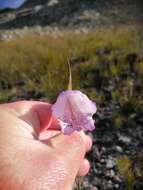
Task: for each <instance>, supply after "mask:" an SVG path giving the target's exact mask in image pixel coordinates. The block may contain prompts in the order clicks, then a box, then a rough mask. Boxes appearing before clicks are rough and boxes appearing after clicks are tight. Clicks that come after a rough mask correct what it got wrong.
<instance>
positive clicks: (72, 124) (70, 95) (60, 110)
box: [52, 90, 97, 134]
mask: <svg viewBox="0 0 143 190" xmlns="http://www.w3.org/2000/svg"><path fill="white" fill-rule="evenodd" d="M96 110H97V108H96V104H95V103H94V102H92V101H91V100H90V99H89V98H88V97H87V96H86V95H85V94H83V93H82V92H80V91H78V90H67V91H64V92H62V93H60V95H59V96H58V98H57V101H56V102H55V104H53V106H52V114H53V116H54V117H55V118H56V119H57V120H58V121H59V124H60V126H61V130H62V132H63V133H64V134H71V133H73V132H74V131H81V130H84V131H92V130H94V129H95V125H94V120H93V118H92V116H93V114H94V113H95V112H96Z"/></svg>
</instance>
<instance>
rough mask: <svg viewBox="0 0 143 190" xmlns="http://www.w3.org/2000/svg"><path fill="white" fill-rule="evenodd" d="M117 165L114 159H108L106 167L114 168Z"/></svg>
mask: <svg viewBox="0 0 143 190" xmlns="http://www.w3.org/2000/svg"><path fill="white" fill-rule="evenodd" d="M115 165H116V164H115V162H114V161H113V160H107V162H106V168H107V169H112V168H113V167H114V166H115Z"/></svg>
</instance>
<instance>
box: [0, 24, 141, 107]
mask: <svg viewBox="0 0 143 190" xmlns="http://www.w3.org/2000/svg"><path fill="white" fill-rule="evenodd" d="M132 52H133V53H139V52H140V49H139V44H138V35H137V32H136V30H135V29H134V28H132V27H126V28H118V29H112V30H107V29H106V30H100V31H97V32H94V33H90V34H79V35H76V34H68V35H65V36H63V37H57V38H54V37H51V36H43V37H39V36H28V37H25V38H23V39H16V40H13V41H10V42H1V43H0V86H1V88H2V89H3V91H1V92H0V102H4V101H8V100H9V99H10V97H11V96H17V94H20V91H22V92H26V93H29V92H37V93H40V94H42V96H43V97H46V98H48V99H49V100H53V99H54V98H55V96H56V95H57V94H58V93H59V92H60V91H61V90H63V89H66V88H67V83H68V66H67V57H68V58H69V59H70V61H71V65H72V74H73V86H74V88H76V89H79V88H80V89H83V90H84V91H86V93H88V95H89V96H92V98H96V99H97V101H99V103H102V102H103V101H104V97H102V95H101V96H99V93H97V92H96V91H93V92H92V90H91V89H90V90H89V88H90V87H91V86H93V87H94V86H96V85H97V83H96V82H97V81H95V74H96V72H98V73H99V74H100V75H101V76H102V77H103V78H106V77H109V78H110V77H116V76H118V75H119V74H120V73H121V72H122V71H124V70H126V69H128V64H126V61H125V57H126V55H127V54H129V53H132ZM115 59H117V60H118V65H116V66H115V64H114V62H115ZM106 63H107V64H106ZM108 63H109V65H110V69H109V70H110V71H108V68H107V67H108ZM140 68H142V63H140ZM139 72H140V75H143V72H141V70H139ZM4 89H5V91H4ZM7 92H8V93H7ZM11 94H12V95H11ZM90 94H91V95H90ZM115 96H116V98H117V97H118V95H117V94H116V95H115ZM119 96H120V95H119ZM19 97H20V95H19Z"/></svg>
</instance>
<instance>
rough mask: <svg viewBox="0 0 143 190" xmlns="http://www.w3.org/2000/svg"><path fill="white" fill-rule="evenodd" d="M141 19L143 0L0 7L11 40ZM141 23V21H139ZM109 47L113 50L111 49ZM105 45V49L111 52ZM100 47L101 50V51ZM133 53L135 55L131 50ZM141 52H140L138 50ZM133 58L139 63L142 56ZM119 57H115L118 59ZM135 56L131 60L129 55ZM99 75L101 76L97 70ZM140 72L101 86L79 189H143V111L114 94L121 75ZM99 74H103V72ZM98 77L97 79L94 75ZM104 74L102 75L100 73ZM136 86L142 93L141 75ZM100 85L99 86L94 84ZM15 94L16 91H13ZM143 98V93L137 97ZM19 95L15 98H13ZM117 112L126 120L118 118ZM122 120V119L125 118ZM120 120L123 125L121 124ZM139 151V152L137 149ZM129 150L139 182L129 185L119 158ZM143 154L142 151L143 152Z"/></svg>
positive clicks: (2, 31) (45, 1) (2, 28)
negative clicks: (88, 167) (100, 101)
mask: <svg viewBox="0 0 143 190" xmlns="http://www.w3.org/2000/svg"><path fill="white" fill-rule="evenodd" d="M141 21H142V2H141V1H134V0H117V1H114V0H109V1H105V0H95V1H93V0H82V1H75V0H67V1H64V0H41V1H40V0H37V1H34V0H31V1H30V0H29V1H28V2H27V3H25V4H24V5H23V6H22V7H21V8H19V9H18V10H5V11H1V13H0V39H1V40H11V39H15V38H19V37H20V38H21V37H23V36H25V35H28V34H29V33H30V34H38V35H45V34H52V35H64V33H70V32H71V31H72V32H74V33H80V32H83V33H88V32H89V31H94V30H96V29H97V28H99V27H104V28H105V29H106V27H109V26H112V25H114V26H116V25H126V24H129V25H130V24H134V25H135V24H137V23H141ZM137 27H138V25H137ZM107 51H108V50H107ZM107 51H105V52H104V50H103V52H102V54H104V53H105V54H106V53H109V52H107ZM99 53H100V52H99ZM130 57H132V58H133V57H134V55H133V56H130ZM135 57H136V55H135ZM135 57H134V58H133V59H132V58H131V59H132V60H133V61H132V63H133V64H134V63H135V62H136V61H137V59H136V58H135ZM115 62H116V61H115ZM129 62H130V61H129ZM96 77H98V76H96ZM128 77H129V78H131V79H132V80H134V79H135V77H136V72H135V71H134V70H133V71H130V72H127V73H123V76H121V78H117V79H112V80H111V81H109V83H108V84H106V85H102V87H101V89H100V90H99V91H100V93H102V94H104V97H105V102H104V104H103V105H101V106H100V107H98V112H97V114H96V115H95V121H96V126H97V129H96V131H95V132H94V133H93V134H89V135H91V136H92V137H93V141H94V143H93V149H92V151H91V152H90V153H89V154H88V158H89V160H90V162H91V171H90V173H89V175H88V176H87V177H86V178H84V180H83V179H80V180H78V182H77V183H78V185H77V187H75V189H76V190H79V189H83V190H84V189H85V190H94V189H95V187H97V189H98V190H114V189H115V190H116V189H117V190H126V189H128V190H132V189H134V190H141V189H143V183H142V180H141V179H142V176H143V174H142V173H141V172H140V162H142V159H140V155H141V150H142V147H143V138H142V137H143V128H142V126H143V112H142V111H136V110H135V109H134V103H133V102H132V101H131V102H128V103H129V104H128V105H124V106H123V105H121V104H120V103H119V102H117V101H115V100H114V98H113V94H112V90H113V89H115V88H118V85H117V84H119V83H120V80H124V79H125V78H128ZM99 78H100V76H99ZM95 80H97V79H96V78H95ZM99 80H101V78H100V79H99ZM137 81H138V82H137V84H136V85H135V88H137V89H138V90H139V91H140V93H142V87H141V82H140V79H139V78H138V80H137ZM91 88H96V87H91ZM32 96H33V98H35V99H37V98H38V99H42V97H39V95H38V96H37V97H36V96H35V97H34V95H31V94H30V95H29V94H28V95H27V94H26V95H23V97H21V98H26V99H30V98H32ZM14 98H15V97H14ZM136 98H137V100H139V101H140V100H141V99H142V96H140V97H139V96H138V97H136ZM11 100H14V99H13V98H11V99H9V101H11ZM114 113H118V114H119V117H121V120H122V121H120V120H119V122H118V118H117V120H116V122H115V121H114V120H113V115H114ZM120 122H121V123H120ZM116 125H120V126H116ZM138 153H140V154H138ZM122 156H127V157H128V158H129V159H131V160H132V162H131V165H130V167H131V168H128V170H130V169H131V171H132V173H133V175H134V179H135V180H136V181H135V183H134V185H133V186H132V185H130V186H128V187H127V180H128V179H127V178H128V176H129V175H128V174H127V178H126V177H125V176H122V175H121V174H120V173H119V170H118V167H117V160H116V159H118V158H120V157H122ZM141 157H142V156H141ZM138 166H139V167H138Z"/></svg>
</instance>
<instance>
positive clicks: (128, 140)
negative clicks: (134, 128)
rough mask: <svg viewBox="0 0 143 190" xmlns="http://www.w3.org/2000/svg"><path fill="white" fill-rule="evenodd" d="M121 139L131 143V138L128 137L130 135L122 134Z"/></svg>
mask: <svg viewBox="0 0 143 190" xmlns="http://www.w3.org/2000/svg"><path fill="white" fill-rule="evenodd" d="M119 141H121V142H123V143H125V144H130V143H131V138H130V137H128V136H123V135H120V136H119Z"/></svg>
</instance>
